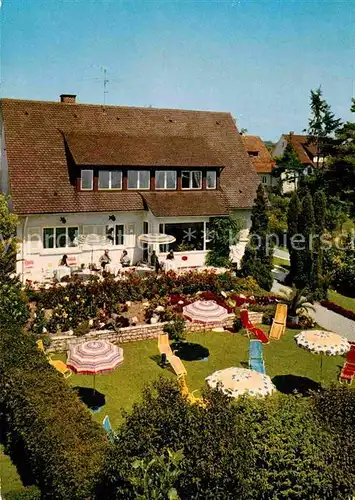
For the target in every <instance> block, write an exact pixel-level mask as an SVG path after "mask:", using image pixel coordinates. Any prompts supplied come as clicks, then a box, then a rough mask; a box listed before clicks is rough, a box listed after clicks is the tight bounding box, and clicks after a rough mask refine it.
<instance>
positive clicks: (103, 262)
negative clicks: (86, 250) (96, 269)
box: [99, 249, 111, 271]
mask: <svg viewBox="0 0 355 500" xmlns="http://www.w3.org/2000/svg"><path fill="white" fill-rule="evenodd" d="M99 262H100V265H101V267H102V270H103V271H104V270H105V267H106V266H107V265H108V264H109V263H110V262H111V257H110V256H109V254H108V250H107V249H106V250H105V252H104V253H103V254H102V255H101V257H100V259H99Z"/></svg>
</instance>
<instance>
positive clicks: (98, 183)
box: [97, 169, 122, 191]
mask: <svg viewBox="0 0 355 500" xmlns="http://www.w3.org/2000/svg"><path fill="white" fill-rule="evenodd" d="M101 172H108V173H109V178H108V187H100V173H101ZM112 172H115V173H120V174H121V187H119V188H117V187H112ZM97 189H98V190H99V191H108V190H113V191H122V170H106V169H103V170H99V175H98V182H97Z"/></svg>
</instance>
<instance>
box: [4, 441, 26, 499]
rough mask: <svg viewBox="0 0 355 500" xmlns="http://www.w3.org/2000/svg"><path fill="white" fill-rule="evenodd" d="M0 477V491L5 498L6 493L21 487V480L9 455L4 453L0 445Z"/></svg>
mask: <svg viewBox="0 0 355 500" xmlns="http://www.w3.org/2000/svg"><path fill="white" fill-rule="evenodd" d="M0 477H1V490H0V492H1V493H2V495H4V497H5V498H6V493H9V492H10V491H17V490H20V489H21V488H22V482H21V479H20V476H19V475H18V473H17V469H16V467H15V466H14V464H13V463H12V462H11V459H10V457H9V456H8V455H5V453H4V449H3V446H2V445H0ZM4 497H3V498H4ZM0 498H1V495H0Z"/></svg>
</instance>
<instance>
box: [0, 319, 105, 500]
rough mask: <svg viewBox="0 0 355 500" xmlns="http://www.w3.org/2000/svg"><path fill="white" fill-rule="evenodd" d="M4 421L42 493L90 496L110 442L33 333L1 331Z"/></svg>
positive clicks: (18, 460) (10, 442)
mask: <svg viewBox="0 0 355 500" xmlns="http://www.w3.org/2000/svg"><path fill="white" fill-rule="evenodd" d="M0 351H1V353H2V358H1V365H0V378H1V380H2V385H1V392H0V407H1V415H0V416H1V423H2V429H3V438H4V441H5V447H6V451H7V453H8V454H9V455H10V456H11V457H12V460H13V461H14V463H15V464H18V465H19V466H21V468H22V469H25V470H26V471H27V473H28V474H30V475H31V477H32V480H33V482H34V483H35V484H36V485H37V486H38V487H39V489H40V490H41V498H43V499H46V498H48V499H49V498H56V499H58V500H61V499H63V500H67V499H68V498H70V499H71V500H79V499H86V498H89V497H90V495H91V491H92V489H93V487H94V484H95V480H96V477H97V473H98V470H99V467H100V465H101V461H102V458H103V454H104V451H105V448H106V446H107V444H106V441H105V435H104V431H103V430H102V428H101V427H100V426H99V425H98V424H96V423H95V422H94V421H93V420H92V418H91V414H90V412H89V410H87V409H86V408H85V406H84V405H83V404H82V403H81V402H80V401H79V399H78V397H77V396H76V394H75V393H74V391H73V390H72V389H71V388H70V387H69V386H68V385H67V384H66V383H65V382H64V380H63V379H62V378H61V377H60V375H59V374H58V373H57V371H56V370H55V369H54V368H53V367H52V366H51V365H50V364H49V363H48V361H47V359H46V357H45V356H44V354H43V353H42V352H41V351H40V350H39V349H38V348H37V346H36V343H35V340H34V338H33V336H32V335H29V334H25V333H22V332H21V331H20V330H19V329H18V328H17V329H16V328H15V327H11V328H8V329H5V330H2V331H1V335H0Z"/></svg>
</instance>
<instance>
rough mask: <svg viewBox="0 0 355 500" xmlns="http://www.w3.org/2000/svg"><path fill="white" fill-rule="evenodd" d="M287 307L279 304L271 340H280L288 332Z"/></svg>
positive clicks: (270, 335)
mask: <svg viewBox="0 0 355 500" xmlns="http://www.w3.org/2000/svg"><path fill="white" fill-rule="evenodd" d="M286 319H287V305H286V304H277V306H276V311H275V317H274V320H273V322H272V326H271V329H270V334H269V339H274V340H280V337H281V335H283V334H284V333H285V330H286Z"/></svg>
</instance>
